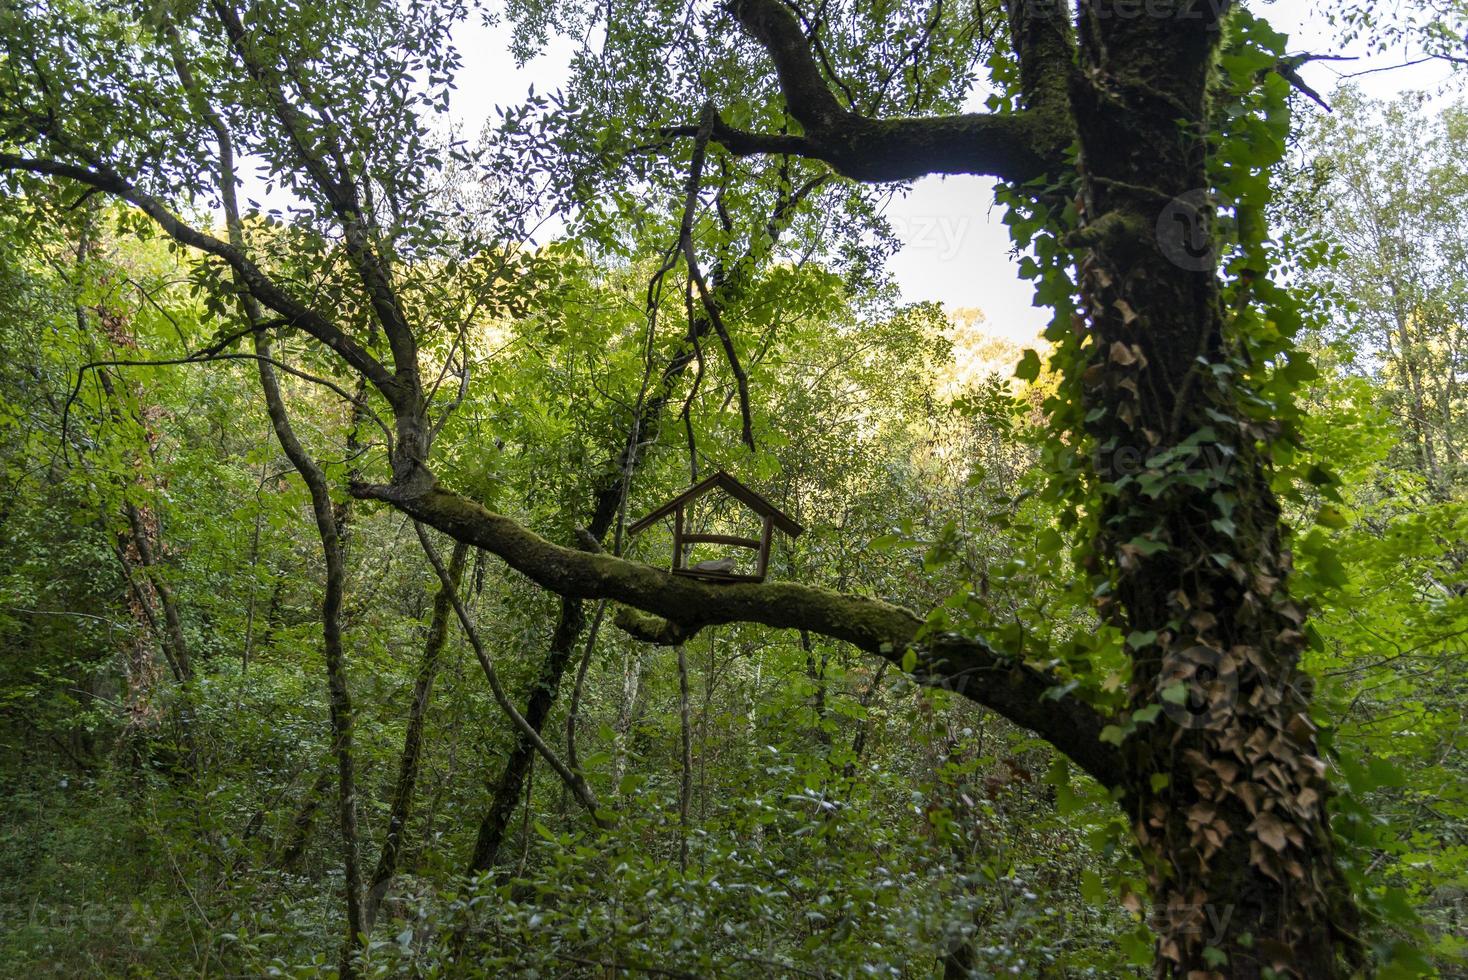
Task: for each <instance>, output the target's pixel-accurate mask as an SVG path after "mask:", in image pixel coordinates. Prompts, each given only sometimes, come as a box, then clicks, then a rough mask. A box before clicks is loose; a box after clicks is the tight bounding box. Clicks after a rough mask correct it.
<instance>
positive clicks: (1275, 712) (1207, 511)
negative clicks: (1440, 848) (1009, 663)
mask: <svg viewBox="0 0 1468 980" xmlns="http://www.w3.org/2000/svg"><path fill="white" fill-rule="evenodd" d="M1082 6H1083V11H1082V16H1081V22H1082V31H1081V70H1080V72H1079V73H1078V74H1077V75H1076V77H1075V78H1074V79H1073V81H1072V86H1071V98H1072V104H1073V109H1074V118H1075V120H1076V124H1077V128H1078V131H1079V137H1080V145H1081V152H1082V164H1083V166H1082V185H1081V186H1082V200H1081V202H1080V203H1081V207H1082V213H1083V215H1084V217H1085V220H1086V225H1087V227H1086V228H1084V229H1083V231H1082V232H1081V234H1080V235H1079V236H1077V237H1078V240H1080V241H1083V242H1084V244H1086V245H1089V246H1090V249H1091V250H1090V252H1089V254H1088V255H1087V256H1086V257H1085V258H1084V260H1083V261H1082V262H1081V265H1080V270H1081V293H1082V299H1083V314H1084V317H1085V324H1086V330H1087V333H1088V335H1089V336H1088V338H1087V339H1088V340H1089V341H1090V342H1089V343H1087V342H1086V341H1083V342H1082V343H1083V345H1084V346H1083V350H1084V351H1085V356H1086V357H1087V359H1088V364H1089V365H1090V369H1089V370H1088V371H1087V372H1086V377H1087V382H1088V383H1087V392H1086V407H1087V408H1088V409H1090V414H1089V415H1088V416H1087V419H1088V423H1087V427H1088V429H1089V431H1090V433H1091V435H1092V436H1093V437H1094V438H1095V440H1096V444H1097V446H1098V447H1099V448H1100V449H1101V459H1099V460H1098V463H1099V464H1100V465H1099V467H1098V468H1099V472H1097V473H1096V476H1097V478H1098V479H1099V480H1100V481H1102V482H1103V485H1105V484H1109V486H1107V487H1106V488H1105V490H1104V491H1103V499H1104V501H1105V503H1104V505H1103V506H1102V508H1101V513H1100V514H1099V515H1098V516H1097V518H1096V537H1095V543H1094V548H1095V553H1094V560H1095V562H1096V564H1095V566H1093V567H1098V568H1102V569H1106V568H1109V569H1110V570H1111V571H1110V573H1109V574H1105V573H1103V574H1101V575H1100V576H1098V578H1099V581H1098V584H1099V583H1100V582H1105V583H1107V584H1109V585H1110V594H1109V595H1107V594H1105V590H1102V591H1100V592H1098V595H1101V596H1102V600H1101V606H1102V612H1103V614H1104V615H1107V616H1108V617H1109V618H1111V619H1112V621H1113V622H1115V623H1117V624H1118V625H1119V626H1121V627H1122V628H1123V630H1124V631H1131V634H1130V635H1131V636H1132V637H1133V638H1134V639H1133V646H1135V647H1137V649H1136V651H1135V654H1134V658H1133V661H1134V665H1133V674H1132V681H1131V689H1130V701H1131V703H1130V707H1131V708H1132V709H1133V710H1141V711H1150V712H1151V713H1153V714H1155V713H1156V711H1157V708H1158V706H1159V705H1161V706H1162V707H1163V708H1164V709H1165V710H1164V713H1163V715H1162V716H1161V717H1157V718H1156V719H1155V721H1154V722H1153V723H1150V724H1139V725H1138V726H1137V729H1136V731H1135V732H1134V733H1132V734H1130V735H1129V736H1128V737H1127V738H1126V740H1125V741H1124V743H1123V745H1122V752H1123V754H1124V756H1125V758H1126V759H1127V762H1128V765H1127V766H1126V767H1125V775H1124V786H1123V789H1124V794H1125V795H1124V800H1123V806H1124V807H1125V810H1126V812H1127V814H1128V816H1129V817H1130V820H1131V822H1132V829H1133V832H1134V834H1135V838H1136V841H1137V845H1138V848H1139V850H1140V853H1141V857H1142V859H1143V862H1144V864H1145V866H1146V868H1147V871H1148V875H1149V880H1150V884H1151V889H1152V900H1153V902H1154V908H1155V918H1154V923H1153V924H1154V928H1155V929H1156V931H1157V934H1158V956H1157V974H1158V975H1159V976H1176V977H1189V978H1200V977H1220V978H1221V977H1224V976H1228V977H1236V978H1252V977H1261V976H1264V975H1265V973H1266V971H1267V970H1271V969H1273V970H1275V971H1278V972H1280V973H1282V974H1285V975H1297V976H1304V977H1310V978H1312V980H1315V978H1327V980H1328V978H1331V977H1338V976H1342V975H1344V970H1345V967H1344V966H1343V965H1342V962H1341V954H1342V953H1343V952H1347V951H1349V950H1350V949H1351V947H1352V945H1353V943H1354V937H1353V935H1352V931H1353V929H1354V921H1355V916H1354V909H1353V907H1352V905H1351V903H1350V900H1349V898H1348V897H1347V896H1348V891H1347V888H1346V886H1345V884H1344V882H1343V880H1342V878H1341V876H1340V872H1339V870H1338V867H1337V864H1336V861H1335V856H1334V854H1333V849H1332V838H1331V832H1330V827H1329V825H1328V823H1327V816H1326V809H1325V808H1326V799H1327V796H1328V793H1329V790H1328V788H1327V785H1326V781H1325V764H1324V762H1323V761H1322V759H1321V757H1320V751H1319V749H1318V747H1317V744H1316V738H1315V726H1314V725H1313V724H1312V723H1311V721H1310V715H1309V696H1310V692H1309V688H1308V684H1307V683H1305V682H1304V678H1303V677H1302V675H1301V674H1300V672H1299V670H1298V667H1297V664H1298V661H1299V656H1300V652H1301V649H1302V648H1303V646H1304V644H1305V636H1304V633H1303V630H1302V626H1303V622H1304V612H1303V611H1302V609H1301V608H1300V606H1299V605H1298V604H1296V603H1295V602H1293V601H1291V599H1290V597H1289V595H1288V593H1287V591H1286V587H1285V583H1286V580H1287V577H1288V575H1289V571H1290V556H1289V553H1288V552H1287V551H1285V550H1283V547H1282V533H1281V532H1282V527H1281V522H1280V512H1279V506H1278V504H1277V503H1276V501H1275V499H1274V497H1273V495H1272V493H1271V491H1270V486H1269V468H1270V461H1269V458H1268V455H1267V450H1266V449H1264V448H1262V444H1263V443H1264V441H1265V440H1266V439H1267V438H1268V437H1269V435H1270V433H1269V432H1268V431H1267V427H1265V426H1261V425H1259V424H1257V423H1254V422H1252V421H1250V419H1249V416H1247V415H1246V414H1245V413H1244V412H1243V411H1242V409H1241V407H1240V404H1239V391H1240V387H1241V384H1240V381H1239V375H1240V374H1241V373H1242V371H1243V370H1244V368H1245V366H1244V365H1243V363H1242V358H1243V355H1242V352H1241V349H1240V347H1239V346H1238V344H1237V338H1236V337H1232V336H1230V329H1231V327H1232V324H1231V322H1230V321H1229V319H1228V317H1227V316H1226V315H1225V311H1224V308H1223V303H1222V301H1221V295H1220V284H1219V279H1218V275H1217V270H1216V261H1215V260H1214V259H1213V257H1212V256H1210V255H1208V254H1207V243H1208V242H1209V241H1211V217H1212V216H1211V209H1210V208H1209V207H1207V206H1198V204H1200V203H1201V201H1202V195H1201V193H1200V192H1199V189H1200V188H1207V187H1208V186H1209V183H1208V175H1207V173H1206V169H1205V167H1206V159H1207V152H1208V146H1207V141H1206V138H1205V135H1204V134H1205V133H1207V132H1208V130H1209V125H1208V121H1209V120H1208V114H1209V104H1208V87H1209V83H1210V80H1211V71H1212V69H1211V67H1210V66H1211V65H1212V64H1213V59H1214V48H1215V46H1216V44H1217V43H1218V37H1219V29H1218V28H1219V25H1217V24H1214V23H1210V20H1209V17H1208V16H1207V15H1206V12H1205V11H1204V10H1202V9H1196V8H1195V7H1194V6H1192V5H1189V4H1184V3H1179V4H1177V5H1175V9H1174V8H1169V9H1171V11H1172V12H1171V14H1167V13H1166V12H1164V13H1157V14H1156V15H1153V12H1152V11H1151V10H1150V8H1149V11H1148V16H1136V17H1122V16H1098V17H1095V18H1090V19H1088V18H1087V16H1086V13H1085V10H1084V8H1085V5H1084V4H1083V5H1082ZM1202 6H1206V5H1202ZM1180 119H1181V120H1182V121H1180ZM1190 202H1198V203H1197V204H1193V203H1190ZM1169 209H1171V211H1169ZM1159 214H1161V215H1162V221H1161V222H1159ZM1169 218H1180V219H1182V221H1183V223H1184V224H1185V225H1186V224H1187V223H1188V222H1191V223H1192V224H1191V226H1190V227H1183V228H1181V229H1174V228H1172V227H1171V226H1170V223H1169V222H1168V219H1169ZM1178 230H1181V232H1182V233H1183V235H1184V236H1185V240H1184V241H1183V242H1182V243H1181V244H1183V245H1194V246H1198V247H1197V248H1195V249H1193V250H1192V251H1182V252H1179V251H1178V250H1177V249H1175V248H1173V247H1171V246H1173V245H1176V244H1178V243H1177V242H1173V241H1172V240H1171V239H1170V237H1169V234H1170V233H1171V232H1173V231H1178ZM1215 368H1217V369H1218V370H1217V371H1215V370H1214V369H1215ZM1220 378H1221V379H1222V380H1219V379H1220ZM1190 440H1191V441H1190ZM1199 443H1202V444H1205V445H1206V446H1211V447H1215V448H1216V447H1223V448H1224V449H1225V450H1226V451H1227V452H1226V454H1225V455H1222V456H1220V457H1218V458H1219V459H1223V460H1232V464H1231V465H1229V466H1228V467H1227V469H1222V468H1220V467H1218V466H1215V467H1214V468H1213V469H1212V470H1210V471H1208V479H1207V480H1206V481H1197V480H1192V481H1189V480H1186V479H1177V480H1171V481H1169V482H1168V484H1167V485H1166V486H1165V487H1164V489H1162V490H1161V491H1160V492H1159V493H1158V495H1157V496H1156V497H1155V499H1154V498H1153V497H1152V496H1151V495H1144V494H1143V493H1142V491H1141V489H1140V484H1139V482H1138V481H1137V480H1136V479H1135V472H1136V471H1135V470H1131V471H1130V472H1129V470H1128V465H1127V463H1128V461H1129V460H1136V459H1141V458H1146V457H1152V456H1154V454H1157V453H1161V452H1165V451H1168V450H1171V449H1174V448H1175V447H1183V448H1182V449H1180V450H1179V452H1180V453H1182V454H1187V453H1189V452H1193V458H1196V456H1197V454H1196V451H1195V450H1191V449H1190V447H1193V446H1196V445H1198V444H1199ZM1193 473H1194V474H1195V473H1196V468H1194V470H1193ZM1129 475H1131V476H1133V478H1132V479H1130V480H1128V479H1127V477H1128V476H1129ZM1188 475H1193V474H1188ZM1200 483H1201V484H1202V485H1200ZM1149 542H1155V543H1156V544H1158V545H1162V546H1163V547H1161V548H1156V547H1154V546H1153V545H1152V544H1149ZM1217 556H1225V557H1217ZM1138 634H1140V637H1139V636H1138ZM1138 639H1139V640H1140V642H1138ZM1177 685H1181V686H1182V690H1184V691H1185V692H1186V693H1187V694H1188V696H1189V700H1188V703H1187V704H1174V703H1171V702H1170V701H1169V700H1168V699H1167V698H1165V697H1160V696H1159V695H1160V694H1161V692H1163V691H1165V690H1171V691H1172V692H1173V694H1174V696H1175V695H1176V693H1177V690H1178V688H1177ZM1162 777H1165V779H1164V778H1162Z"/></svg>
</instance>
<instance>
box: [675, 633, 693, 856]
mask: <svg viewBox="0 0 1468 980" xmlns="http://www.w3.org/2000/svg"><path fill="white" fill-rule="evenodd" d="M678 728H679V732H680V734H681V736H682V740H683V741H682V746H683V752H682V755H681V760H680V761H681V770H682V775H681V778H680V779H679V780H678V869H679V870H680V871H684V872H686V871H687V870H688V811H689V806H690V804H691V803H692V800H693V729H692V727H691V726H690V724H689V717H688V656H687V654H685V653H684V650H683V644H681V643H680V644H678Z"/></svg>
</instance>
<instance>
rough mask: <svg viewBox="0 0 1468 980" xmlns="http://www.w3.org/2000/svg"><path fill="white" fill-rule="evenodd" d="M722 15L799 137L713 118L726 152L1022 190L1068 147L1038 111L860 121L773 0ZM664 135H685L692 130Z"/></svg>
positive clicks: (737, 2) (869, 174) (748, 1)
mask: <svg viewBox="0 0 1468 980" xmlns="http://www.w3.org/2000/svg"><path fill="white" fill-rule="evenodd" d="M728 10H729V12H730V14H732V15H733V17H734V18H735V19H736V20H738V22H739V24H740V26H741V27H742V28H743V29H744V31H745V33H747V34H748V35H749V36H750V37H752V38H753V39H754V40H756V41H758V42H759V43H760V45H761V46H762V47H763V48H764V49H765V51H766V52H767V53H768V54H769V56H770V59H771V60H772V61H773V62H774V64H775V71H776V73H777V74H778V76H779V80H780V90H781V92H783V93H784V95H785V101H786V103H787V105H788V106H789V109H790V114H791V116H793V117H794V118H795V120H796V121H797V122H798V123H800V126H801V128H802V129H804V131H805V132H804V133H803V134H802V135H787V134H778V135H777V134H770V133H753V132H749V131H747V130H741V129H736V128H734V127H733V126H730V125H729V124H727V123H726V122H724V120H723V119H722V118H719V119H716V120H715V123H714V126H713V133H712V139H713V141H714V142H716V143H718V144H719V145H721V146H723V147H724V148H725V149H726V150H728V151H729V152H730V153H734V154H736V155H739V156H752V155H756V154H787V153H788V154H794V155H797V156H804V157H809V158H811V159H815V160H822V161H824V162H826V163H828V164H830V165H831V166H832V167H833V168H834V169H835V170H836V171H837V172H838V173H840V174H842V175H844V176H846V177H850V178H852V179H853V180H859V181H863V182H867V183H882V182H887V181H902V180H912V179H915V178H917V177H922V176H924V175H926V174H986V175H991V176H995V177H1001V178H1003V179H1005V180H1011V181H1017V182H1022V181H1026V180H1030V179H1031V178H1034V177H1038V176H1041V175H1042V174H1044V173H1045V172H1046V170H1047V168H1048V166H1049V165H1050V164H1051V163H1053V162H1055V161H1056V160H1057V159H1058V158H1059V152H1060V151H1061V150H1062V149H1063V148H1064V147H1065V145H1067V144H1068V143H1069V142H1070V139H1071V136H1070V133H1069V130H1068V127H1059V128H1058V127H1056V126H1054V125H1052V124H1051V123H1052V122H1053V120H1051V119H1050V114H1049V113H1047V112H1044V111H1025V112H1019V113H1008V114H1004V115H999V114H987V113H965V114H962V115H953V116H933V117H926V118H896V119H872V118H868V117H867V116H863V115H861V114H860V113H857V112H854V111H852V110H851V109H849V108H847V107H846V106H844V105H842V104H841V103H840V102H839V101H838V100H837V99H836V96H835V95H834V94H832V92H831V88H830V86H829V84H828V83H827V80H826V78H825V76H824V75H823V74H822V73H821V70H820V68H819V66H818V65H817V64H816V59H815V57H814V55H813V54H812V52H811V45H810V42H809V41H808V40H807V39H806V36H805V33H804V31H803V30H802V29H801V26H800V22H799V21H798V20H797V19H796V17H795V15H794V14H793V13H791V11H790V9H789V8H788V7H786V6H785V5H784V4H782V3H780V2H779V0H734V2H732V3H730V4H728ZM1062 129H1063V130H1064V132H1061V131H1060V130H1062ZM667 132H668V134H669V135H674V136H693V135H695V134H696V133H697V132H698V127H696V126H684V127H678V128H675V129H671V130H668V131H667Z"/></svg>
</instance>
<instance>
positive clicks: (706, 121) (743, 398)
mask: <svg viewBox="0 0 1468 980" xmlns="http://www.w3.org/2000/svg"><path fill="white" fill-rule="evenodd" d="M716 118H717V113H716V112H715V111H714V106H713V103H711V102H707V103H704V107H703V116H702V119H701V120H700V121H699V126H698V136H697V139H696V140H695V141H694V144H693V162H692V164H691V165H690V176H689V181H688V204H687V206H685V207H684V209H683V223H682V225H681V226H680V227H679V229H678V242H679V245H680V246H681V247H682V249H683V259H684V261H686V262H687V263H688V276H689V278H690V279H692V280H693V284H694V285H695V286H697V287H698V296H699V299H700V300H701V301H702V303H703V309H704V312H705V313H706V314H707V315H708V318H709V323H710V324H712V325H713V328H714V333H716V334H717V335H718V337H719V342H720V343H721V344H722V345H723V347H724V356H725V357H727V358H728V359H729V370H730V371H732V372H733V374H734V383H735V384H736V385H737V386H738V388H739V414H740V418H741V420H742V422H743V433H742V438H743V440H744V444H745V445H746V446H748V447H749V449H750V451H751V452H753V451H754V424H753V420H752V418H751V417H750V410H749V378H748V376H747V375H745V373H744V367H743V365H741V364H740V363H739V354H738V352H737V351H735V349H734V341H733V340H732V339H731V338H730V336H729V331H728V329H727V328H726V327H725V326H724V317H723V315H722V314H721V313H720V311H719V304H718V302H717V301H716V300H715V299H714V297H713V295H712V294H711V293H710V292H709V288H708V284H707V283H706V282H704V278H703V273H702V272H700V271H699V268H698V253H697V251H696V250H695V249H694V247H693V208H692V202H693V201H694V200H695V199H696V198H697V196H698V178H699V177H700V176H701V175H702V173H703V161H704V154H705V152H706V151H707V149H708V141H709V137H710V136H711V135H712V134H713V129H714V120H715V119H716Z"/></svg>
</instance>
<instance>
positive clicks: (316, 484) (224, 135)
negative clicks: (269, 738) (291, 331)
mask: <svg viewBox="0 0 1468 980" xmlns="http://www.w3.org/2000/svg"><path fill="white" fill-rule="evenodd" d="M164 29H165V31H166V33H167V36H168V38H169V41H170V42H171V44H172V45H173V60H174V67H175V69H176V70H177V72H178V76H179V80H180V81H181V82H182V83H183V86H184V88H185V90H186V91H187V92H188V93H189V96H190V98H191V99H192V100H193V101H194V103H195V108H196V109H197V110H198V111H199V113H200V115H201V116H202V117H203V118H204V119H205V121H206V122H208V124H209V126H210V128H211V129H212V130H213V131H214V135H215V138H216V140H217V141H218V145H219V190H220V196H221V198H222V200H223V202H224V215H225V224H226V227H227V231H228V237H229V241H230V244H231V245H233V246H234V247H235V248H243V246H244V229H243V225H242V224H241V221H240V211H239V200H238V197H237V195H236V188H235V159H234V143H233V141H232V140H231V138H230V135H229V131H228V129H227V128H226V126H225V125H224V121H223V119H221V118H220V116H219V115H218V113H216V112H214V110H213V108H212V107H211V106H210V105H209V104H208V103H207V101H206V100H205V98H204V96H203V94H202V92H201V91H200V90H199V88H198V86H197V85H196V84H195V81H194V78H193V76H192V74H191V72H190V71H189V68H188V64H187V60H186V59H185V58H184V56H183V53H182V51H181V47H182V46H181V42H180V39H179V37H178V34H177V32H176V30H175V29H174V28H173V26H172V25H171V24H169V23H167V22H166V21H165V23H164ZM240 304H241V307H242V309H243V311H244V314H245V320H246V322H247V323H248V324H249V325H251V326H252V327H254V328H255V333H254V343H255V355H256V360H255V364H256V367H257V368H258V371H259V376H260V388H261V391H262V392H263V394H264V396H265V408H266V412H267V413H268V414H269V416H270V425H271V428H273V429H274V430H275V436H276V439H277V440H278V441H279V442H280V446H281V449H282V450H284V451H285V454H286V456H287V457H288V458H289V459H290V461H291V464H292V465H293V466H294V467H295V468H296V471H297V472H298V473H300V475H301V479H302V481H304V482H305V484H306V489H307V490H308V491H309V492H310V494H311V512H312V515H313V516H314V517H315V520H316V531H317V534H318V536H319V537H320V539H321V552H322V557H323V559H324V561H325V565H326V582H325V590H324V593H323V595H322V600H321V633H322V653H323V656H324V659H325V661H326V688H327V700H328V704H329V713H330V716H331V743H332V744H331V747H332V752H333V754H334V755H335V757H336V768H337V808H338V810H337V812H338V818H339V821H340V829H341V835H342V871H343V876H344V878H345V889H346V912H347V916H346V918H347V922H346V926H347V936H346V941H345V942H344V943H343V945H342V953H341V961H340V963H341V965H340V976H341V977H343V978H344V980H346V978H350V977H353V976H355V974H356V970H355V966H354V964H353V954H354V951H355V949H356V947H357V944H358V943H359V941H360V940H361V939H363V938H365V936H366V926H365V922H364V919H363V915H362V869H361V862H360V857H359V854H360V848H359V844H358V834H357V786H356V783H357V780H356V766H355V762H354V760H353V753H352V723H353V713H352V698H351V692H350V688H349V686H348V683H347V669H346V655H345V651H344V649H343V643H342V626H341V614H342V602H343V599H344V596H345V593H346V563H345V560H344V551H343V546H342V525H343V524H345V523H347V518H348V516H349V514H348V512H347V511H346V510H345V508H344V509H343V511H342V512H339V511H338V510H337V508H336V507H335V506H334V504H333V503H332V499H331V492H330V489H329V487H328V485H327V481H326V473H325V471H324V470H323V469H322V468H321V466H320V465H319V464H318V463H317V462H316V461H315V460H314V459H312V458H311V456H310V455H309V454H308V453H307V452H306V450H305V448H304V447H303V446H302V445H301V442H300V440H299V439H298V438H297V437H296V433H295V430H294V428H293V427H292V426H291V421H290V415H289V413H288V412H287V411H286V407H285V399H284V398H283V397H282V395H281V391H280V384H279V382H278V380H277V379H276V376H275V368H274V367H273V366H272V364H273V355H272V351H271V346H270V339H269V337H268V336H267V335H266V333H265V331H264V330H263V329H261V327H260V325H261V324H262V323H263V322H264V321H263V318H262V317H261V311H260V308H259V305H258V304H257V303H256V301H255V299H254V297H253V296H252V295H251V294H250V293H249V292H248V290H243V289H242V290H241V291H240Z"/></svg>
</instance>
